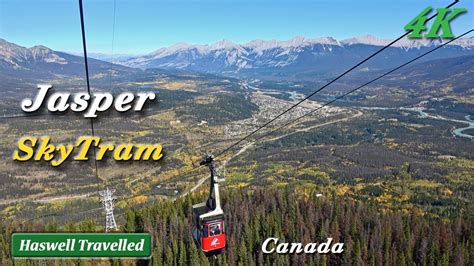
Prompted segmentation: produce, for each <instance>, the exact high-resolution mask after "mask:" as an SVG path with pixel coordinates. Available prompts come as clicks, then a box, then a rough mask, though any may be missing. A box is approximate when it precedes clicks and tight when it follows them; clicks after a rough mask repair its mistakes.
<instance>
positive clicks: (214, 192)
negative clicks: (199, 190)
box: [193, 154, 226, 256]
mask: <svg viewBox="0 0 474 266" xmlns="http://www.w3.org/2000/svg"><path fill="white" fill-rule="evenodd" d="M201 165H207V166H208V167H209V169H210V170H211V176H210V181H211V186H210V190H209V197H208V199H207V200H206V201H205V202H202V203H199V204H196V205H193V216H194V229H193V238H194V241H195V242H196V245H197V246H198V248H199V249H201V250H202V251H203V252H205V253H206V255H207V256H213V255H217V254H220V253H221V252H222V251H223V250H224V248H225V246H226V232H225V222H224V211H223V210H222V208H221V200H220V197H219V182H220V181H223V180H224V179H220V178H218V176H217V171H216V169H215V167H214V157H213V156H212V155H210V154H208V155H206V156H205V157H204V159H203V161H202V162H201Z"/></svg>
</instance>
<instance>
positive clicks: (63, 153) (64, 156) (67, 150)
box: [51, 144, 74, 166]
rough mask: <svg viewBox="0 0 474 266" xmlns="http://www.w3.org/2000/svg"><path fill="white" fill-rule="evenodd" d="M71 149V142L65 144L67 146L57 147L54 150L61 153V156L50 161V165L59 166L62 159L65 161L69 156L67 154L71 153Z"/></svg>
mask: <svg viewBox="0 0 474 266" xmlns="http://www.w3.org/2000/svg"><path fill="white" fill-rule="evenodd" d="M73 149H74V146H73V145H71V144H69V145H67V147H66V146H64V145H61V146H59V147H57V148H56V150H58V151H59V153H60V154H61V158H60V159H58V160H53V161H51V165H52V166H60V165H61V164H62V163H63V162H64V161H66V159H67V158H69V155H71V153H72V150H73Z"/></svg>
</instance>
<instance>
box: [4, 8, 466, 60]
mask: <svg viewBox="0 0 474 266" xmlns="http://www.w3.org/2000/svg"><path fill="white" fill-rule="evenodd" d="M83 1H84V12H85V17H86V31H87V41H88V49H89V51H91V52H101V53H107V54H111V53H112V52H113V53H114V54H123V53H126V54H143V53H148V52H151V51H154V50H156V49H158V48H161V47H164V46H169V45H172V44H174V43H177V42H187V43H200V44H205V43H213V42H216V41H218V40H221V39H223V38H225V39H229V40H232V41H234V42H237V43H245V42H247V41H249V40H252V39H257V38H259V39H279V40H285V39H289V38H291V37H294V36H298V35H303V36H306V37H310V38H315V37H322V36H332V37H335V38H336V39H344V38H349V37H353V36H359V35H365V34H372V35H375V36H378V37H382V38H394V37H397V36H399V35H401V34H402V33H403V32H404V31H403V27H404V26H405V24H407V23H408V22H409V21H410V20H411V19H412V18H414V17H415V16H416V15H417V14H418V13H420V12H421V11H422V10H423V9H424V8H425V7H427V6H432V7H435V8H436V7H444V6H446V5H448V4H449V3H450V2H451V1H449V0H445V1H441V0H431V1H428V0H400V1H393V0H357V1H355V0H323V1H303V0H286V1H283V0H245V1H237V0H188V1H184V0H174V1H173V0H166V1H163V0H161V1H160V0H155V1H151V0H150V1H145V0H135V1H132V0H116V2H115V5H116V15H115V16H116V22H115V34H114V36H115V37H114V47H113V49H112V24H113V10H114V1H113V0H83ZM20 3H21V4H20ZM457 7H465V8H467V9H468V10H469V11H468V13H467V14H465V15H463V16H461V17H459V18H458V19H457V20H456V21H454V22H453V23H452V28H453V32H454V34H461V33H463V32H464V31H466V30H467V29H470V28H473V26H474V21H473V20H474V1H472V0H461V1H460V3H459V4H457ZM0 38H4V39H6V40H8V41H11V42H14V43H17V44H20V45H23V46H27V47H31V46H33V45H37V44H42V45H45V46H48V47H50V48H53V49H55V50H60V51H70V52H79V51H81V49H82V48H81V35H80V23H79V11H78V1H77V0H36V1H34V0H23V1H16V0H0ZM112 50H113V51H112Z"/></svg>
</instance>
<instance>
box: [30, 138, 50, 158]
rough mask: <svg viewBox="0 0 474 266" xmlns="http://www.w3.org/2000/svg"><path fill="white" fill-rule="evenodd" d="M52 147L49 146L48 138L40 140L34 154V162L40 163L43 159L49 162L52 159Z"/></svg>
mask: <svg viewBox="0 0 474 266" xmlns="http://www.w3.org/2000/svg"><path fill="white" fill-rule="evenodd" d="M54 149H55V147H54V145H51V144H49V137H42V138H41V145H40V146H39V148H38V151H37V152H36V156H35V161H40V160H41V158H44V160H45V161H47V162H49V161H51V160H52V159H53V158H54V154H52V153H53V152H54Z"/></svg>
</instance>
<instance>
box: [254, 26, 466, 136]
mask: <svg viewBox="0 0 474 266" xmlns="http://www.w3.org/2000/svg"><path fill="white" fill-rule="evenodd" d="M472 31H474V29H471V30H469V31H467V32H465V33H463V34H461V35H459V36H457V37H456V38H453V39H451V40H450V41H448V42H445V43H443V44H441V45H439V46H437V47H436V48H433V49H431V50H429V51H427V52H426V53H423V54H421V55H419V56H417V57H415V58H413V59H411V60H410V61H408V62H406V63H403V64H401V65H399V66H398V67H396V68H394V69H392V70H390V71H388V72H385V73H384V74H382V75H380V76H378V77H377V78H374V79H372V80H370V81H368V82H366V83H364V84H362V85H360V86H358V87H357V88H354V89H352V90H350V91H348V92H346V93H344V94H342V95H340V96H338V97H336V98H334V99H333V100H331V101H329V102H326V103H324V104H322V105H321V106H319V107H318V108H316V109H313V110H311V111H310V112H308V113H306V114H304V115H301V116H299V117H298V118H296V119H293V120H291V121H289V122H288V123H286V124H284V125H282V126H280V127H278V128H276V129H274V130H271V131H270V132H268V133H267V134H264V135H262V136H260V137H258V138H256V139H255V140H254V141H253V142H254V143H255V142H257V141H259V140H261V139H262V138H264V137H267V136H269V135H271V134H273V133H274V132H276V131H278V130H280V129H282V128H284V127H287V126H289V125H290V124H293V123H294V122H296V121H298V120H300V119H302V118H304V117H306V116H309V115H311V114H313V113H314V112H316V111H318V110H320V109H322V108H324V107H325V106H328V105H330V104H332V103H334V102H336V101H338V100H340V99H342V98H344V97H346V96H347V95H349V94H351V93H354V92H356V91H358V90H359V89H361V88H363V87H365V86H367V85H369V84H371V83H373V82H375V81H377V80H379V79H381V78H383V77H385V76H387V75H389V74H391V73H393V72H395V71H397V70H399V69H400V68H402V67H405V66H407V65H408V64H411V63H413V62H414V61H416V60H418V59H420V58H422V57H424V56H426V55H428V54H430V53H432V52H434V51H436V50H438V49H440V48H442V47H444V46H445V45H447V44H449V43H451V42H453V41H455V40H457V39H459V38H461V37H463V36H465V35H467V34H469V33H471V32H472Z"/></svg>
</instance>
